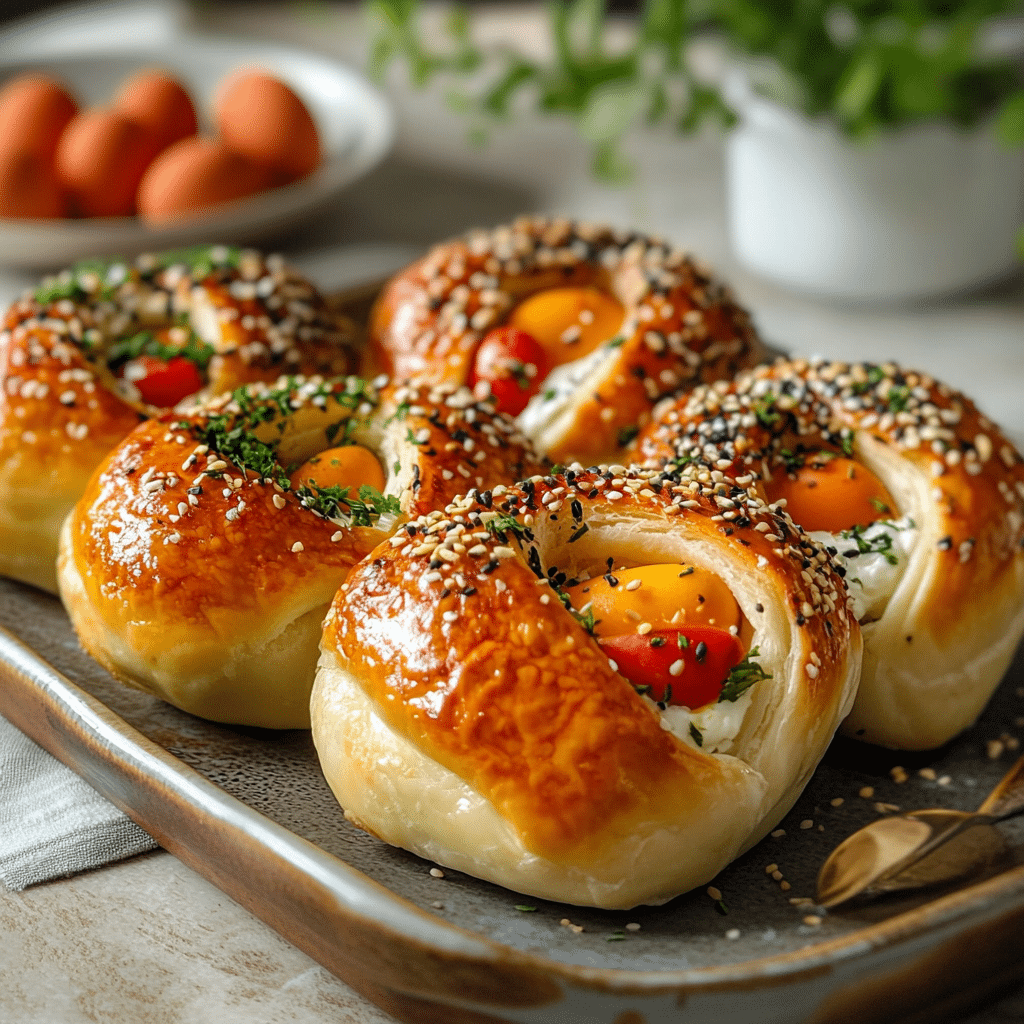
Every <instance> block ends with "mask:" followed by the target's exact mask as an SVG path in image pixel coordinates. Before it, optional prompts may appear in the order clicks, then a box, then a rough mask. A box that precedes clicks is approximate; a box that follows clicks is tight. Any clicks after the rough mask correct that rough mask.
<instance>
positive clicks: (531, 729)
mask: <svg viewBox="0 0 1024 1024" xmlns="http://www.w3.org/2000/svg"><path fill="white" fill-rule="evenodd" d="M694 577H696V583H695V584H694V585H691V584H690V583H689V582H688V581H691V580H693V579H694ZM704 604H713V605H714V609H713V614H712V613H711V612H710V611H708V612H702V611H701V608H702V606H703V605H704ZM595 637H596V638H595ZM322 648H323V653H322V655H321V659H320V666H319V669H318V672H317V679H316V684H315V686H314V690H313V696H312V720H313V739H314V742H315V744H316V748H317V753H318V755H319V757H320V762H321V765H322V767H323V771H324V774H325V776H326V778H327V781H328V782H329V784H330V786H331V788H332V789H333V791H334V793H335V796H336V797H337V799H338V801H339V803H340V804H341V806H342V807H343V808H344V810H345V815H346V817H347V818H349V819H350V820H351V821H352V822H354V823H355V824H356V825H358V826H359V827H361V828H364V829H366V830H367V831H369V832H371V833H373V834H374V835H376V836H379V837H380V838H381V839H384V840H385V841H387V842H389V843H392V844H395V845H398V846H402V847H404V848H406V849H408V850H411V851H413V852H414V853H417V854H419V855H420V856H423V857H426V858H428V859H430V860H433V861H436V862H437V863H439V864H443V865H446V866H449V867H452V868H456V869H458V870H461V871H465V872H467V873H469V874H472V875H476V876H478V877H481V878H485V879H488V880H489V881H492V882H497V883H499V884H501V885H504V886H507V887H508V888H510V889H514V890H516V891H518V892H523V893H528V894H530V895H533V896H538V897H541V898H545V899H552V900H559V901H564V902H568V903H577V904H585V905H592V906H598V907H608V908H626V907H631V906H634V905H636V904H639V903H661V902H664V901H666V900H668V899H671V898H672V897H673V896H676V895H678V894H679V893H682V892H685V891H686V890H688V889H690V888H692V887H693V886H696V885H699V884H701V883H702V882H705V881H707V880H708V879H710V878H712V877H713V876H714V875H715V874H716V873H717V872H718V871H719V870H720V869H721V868H722V867H723V866H724V865H725V864H727V863H728V862H729V861H730V860H732V859H733V858H734V857H735V856H737V855H738V854H739V853H740V852H742V851H743V850H745V849H746V848H748V847H750V846H752V845H753V844H754V843H756V842H757V841H758V840H759V839H760V838H761V837H762V836H763V835H764V834H765V833H766V832H768V831H769V830H770V829H771V828H773V827H774V826H775V824H776V823H777V822H778V821H779V819H780V818H781V817H782V816H783V815H784V814H785V813H786V811H787V810H788V809H789V808H790V807H791V805H792V804H793V802H794V800H795V799H796V797H797V795H798V794H799V793H800V791H801V789H802V788H803V786H804V784H805V783H806V782H807V779H808V778H809V776H810V775H811V773H812V771H813V770H814V768H815V766H816V765H817V763H818V760H819V758H820V757H821V756H822V754H823V753H824V751H825V748H826V746H827V745H828V743H829V741H830V739H831V738H832V734H833V732H834V730H835V728H836V726H837V725H838V723H839V721H840V719H841V718H842V717H843V716H844V715H845V714H846V712H847V711H848V709H849V706H850V703H851V701H852V699H853V691H854V686H855V682H856V678H857V675H858V673H859V669H860V633H859V629H858V627H857V624H856V622H855V621H854V620H853V619H852V618H851V617H850V616H849V615H848V614H847V611H846V592H845V588H844V585H843V581H842V580H841V579H840V577H839V576H838V575H837V574H836V573H835V571H834V569H833V567H832V563H831V561H830V560H829V559H828V557H827V555H826V554H825V551H824V549H823V548H821V547H820V546H818V545H817V544H815V543H814V542H812V541H810V540H808V539H807V538H806V537H805V536H804V535H803V534H802V533H801V532H800V531H799V530H798V529H797V528H795V527H794V526H793V525H792V523H791V522H790V521H789V520H787V519H786V518H785V517H784V516H781V515H777V514H775V513H773V512H771V511H770V510H769V509H768V508H767V507H766V506H765V505H764V504H763V503H762V502H761V501H760V500H759V499H757V498H755V497H752V496H750V495H749V494H748V493H747V492H746V491H745V490H744V489H743V488H741V487H738V486H736V485H734V484H732V483H729V482H726V481H721V482H716V481H715V480H713V479H712V478H711V475H710V474H709V473H707V472H703V473H701V474H699V475H692V476H689V477H686V476H681V475H680V474H673V475H661V474H657V473H654V472H648V473H642V472H638V471H633V470H625V469H623V468H622V467H613V468H611V469H608V470H604V471H592V470H583V469H581V468H579V467H578V466H575V467H573V468H571V469H570V470H568V471H566V472H565V473H564V475H557V476H548V477H541V476H535V477H531V478H530V479H529V480H527V481H525V482H523V483H521V484H519V485H518V486H516V487H513V488H503V487H499V488H494V489H493V490H492V491H491V492H490V493H489V494H487V495H479V496H474V495H469V496H467V497H465V498H460V499H458V500H456V501H455V502H454V503H452V504H451V505H449V506H448V507H447V508H446V509H445V510H444V511H443V512H434V513H431V514H430V515H429V516H425V517H422V518H420V519H418V520H416V521H415V522H412V523H407V524H406V525H405V527H403V529H402V531H401V532H400V533H399V534H397V535H396V536H394V537H392V538H391V539H390V541H388V542H386V543H384V544H382V545H381V546H380V547H378V548H377V549H376V550H375V551H374V552H373V553H372V554H371V555H370V556H369V557H368V558H366V559H365V560H364V561H362V562H361V563H360V564H359V565H358V566H357V567H355V568H354V569H353V570H352V572H351V573H350V574H349V577H348V580H347V581H346V583H345V584H344V585H343V586H342V588H341V590H340V591H339V593H338V595H337V597H336V598H335V600H334V603H333V604H332V606H331V611H330V614H329V615H328V618H327V621H326V623H325V628H324V637H323V643H322ZM610 655H611V657H610ZM613 659H614V660H613Z"/></svg>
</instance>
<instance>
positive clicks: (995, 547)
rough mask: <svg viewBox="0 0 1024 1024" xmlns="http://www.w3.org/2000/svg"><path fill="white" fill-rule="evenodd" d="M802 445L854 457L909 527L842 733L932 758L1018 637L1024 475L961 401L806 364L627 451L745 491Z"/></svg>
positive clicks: (737, 391) (683, 418)
mask: <svg viewBox="0 0 1024 1024" xmlns="http://www.w3.org/2000/svg"><path fill="white" fill-rule="evenodd" d="M759 409H760V410H761V415H760V416H759V414H758V410H759ZM774 413H778V414H779V415H778V417H776V418H774V419H773V415H772V414H774ZM801 441H802V442H804V443H807V444H808V445H813V444H815V443H818V442H819V441H822V442H824V443H825V444H826V446H829V447H832V448H838V447H842V446H843V445H844V444H845V445H847V446H852V450H853V452H854V457H855V458H856V459H858V460H859V461H861V462H862V463H863V464H864V465H865V466H867V467H868V468H869V469H870V470H871V471H872V472H874V473H875V474H876V475H877V476H878V478H879V479H880V480H881V481H882V483H883V484H884V485H885V486H886V488H887V489H888V491H889V493H890V494H892V495H893V497H894V498H895V499H896V501H897V503H898V505H899V510H900V512H901V513H902V514H903V515H905V516H909V517H910V518H912V519H913V521H914V523H915V525H916V527H917V530H918V534H917V541H916V544H915V547H914V550H913V552H912V554H911V558H910V561H909V564H908V565H907V567H906V569H905V571H904V573H903V576H902V578H901V580H900V582H899V584H898V586H897V589H896V591H895V593H894V594H893V596H892V598H891V600H890V601H889V603H888V606H887V607H886V608H885V611H884V613H883V614H881V616H880V617H879V618H878V619H877V620H876V621H871V622H865V623H862V625H863V627H864V640H865V653H864V674H863V678H862V679H861V684H860V690H859V693H858V697H857V702H856V704H855V705H854V709H853V712H852V714H851V715H850V717H849V718H848V719H847V720H846V722H845V723H844V724H843V727H842V728H843V732H845V733H847V734H849V735H851V736H855V737H857V738H859V739H863V740H865V741H867V742H870V743H877V744H881V745H883V746H889V747H895V748H899V749H910V750H925V749H930V748H933V747H936V746H939V745H941V744H942V743H945V742H946V741H947V740H949V739H951V738H952V737H953V736H955V735H956V734H957V733H958V732H960V731H961V730H963V729H965V728H967V727H968V726H969V725H971V724H972V723H973V722H974V720H975V719H976V718H977V716H978V715H979V714H980V712H981V710H982V709H983V708H984V706H985V704H986V703H987V702H988V699H989V697H990V696H991V694H992V692H993V690H994V689H995V688H996V686H997V685H998V684H999V681H1000V679H1001V678H1002V676H1003V674H1004V673H1005V671H1006V669H1007V667H1008V665H1009V662H1010V660H1011V658H1012V656H1013V653H1014V651H1015V649H1016V647H1017V644H1018V642H1019V641H1020V638H1021V636H1022V634H1024V549H1022V542H1024V463H1022V461H1021V457H1020V455H1019V454H1018V453H1017V451H1016V450H1015V449H1014V448H1013V446H1012V445H1011V444H1010V443H1009V442H1008V441H1007V440H1006V438H1005V437H1004V436H1003V435H1002V434H1001V433H1000V431H999V430H998V429H997V428H996V427H995V426H994V425H993V424H992V423H991V422H990V421H988V420H987V419H986V418H985V417H984V416H982V415H981V414H980V413H979V412H978V410H977V408H976V407H975V405H974V404H973V403H972V402H971V401H970V399H968V398H966V397H965V396H964V395H962V394H960V393H959V392H957V391H955V390H953V389H952V388H950V387H948V386H946V385H944V384H941V383H939V382H937V381H935V380H933V379H932V378H930V377H928V376H926V375H925V374H921V373H916V372H913V371H908V370H902V369H900V368H899V367H897V366H895V365H892V364H882V365H880V366H875V365H873V364H848V363H836V362H820V361H819V362H808V361H804V360H795V361H788V360H780V361H778V362H777V363H775V364H773V365H770V366H764V367H758V368H756V369H755V370H753V371H750V372H748V373H745V374H742V375H741V376H740V377H739V378H738V379H737V381H736V382H735V383H733V384H730V385H717V386H715V387H713V388H707V389H705V388H701V389H697V390H696V391H695V392H694V393H693V394H692V395H690V396H683V397H680V398H679V399H676V400H674V401H672V402H671V403H670V404H666V405H665V406H664V407H663V408H661V409H660V410H659V411H658V414H657V418H656V420H655V421H654V422H653V423H652V424H651V425H650V426H649V427H647V428H646V429H645V430H644V431H643V432H642V433H641V435H640V436H639V437H638V439H637V451H638V453H639V455H640V456H641V457H646V458H647V459H649V460H651V462H652V464H663V463H664V462H666V461H668V460H671V459H677V458H680V457H682V458H684V459H691V458H693V459H704V460H711V461H713V462H715V464H716V465H718V466H719V467H720V468H722V469H724V471H725V472H727V473H732V474H734V475H738V476H740V477H741V478H743V479H747V478H749V477H751V476H757V475H763V474H764V472H765V470H766V469H767V471H768V472H772V471H773V469H774V471H776V472H777V471H778V469H779V464H780V456H779V451H780V450H781V449H783V448H787V447H790V448H791V447H793V445H794V444H795V443H798V442H801ZM718 460H720V461H718Z"/></svg>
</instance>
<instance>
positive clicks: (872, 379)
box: [850, 366, 885, 395]
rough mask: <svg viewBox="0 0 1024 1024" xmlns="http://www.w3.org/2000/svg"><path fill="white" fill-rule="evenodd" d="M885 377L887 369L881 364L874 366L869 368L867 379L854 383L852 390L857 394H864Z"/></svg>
mask: <svg viewBox="0 0 1024 1024" xmlns="http://www.w3.org/2000/svg"><path fill="white" fill-rule="evenodd" d="M884 379H885V371H884V370H883V369H882V368H881V367H880V366H872V367H871V369H870V370H868V377H867V380H862V381H858V382H857V383H856V384H854V385H852V387H851V388H850V390H851V391H852V392H853V393H854V394H855V395H863V394H866V393H867V392H868V391H870V390H871V389H872V388H874V387H877V386H878V385H879V384H880V383H881V382H882V381H883V380H884Z"/></svg>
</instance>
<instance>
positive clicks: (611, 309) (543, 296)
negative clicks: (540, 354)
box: [508, 288, 625, 366]
mask: <svg viewBox="0 0 1024 1024" xmlns="http://www.w3.org/2000/svg"><path fill="white" fill-rule="evenodd" d="M624 315H625V310H624V309H623V307H622V304H621V303H620V302H618V301H617V300H616V299H614V298H612V296H610V295H608V294H607V293H606V292H602V291H599V290H598V289H597V288H549V289H548V290H547V291H543V292H537V294H536V295H531V296H530V297H529V298H528V299H524V300H523V301H522V302H521V303H520V304H519V305H518V306H516V308H515V309H514V310H512V315H511V316H510V317H509V320H508V323H509V326H510V327H516V328H518V329H519V330H521V331H526V333H527V334H531V335H533V337H534V338H536V339H537V341H538V342H539V343H540V345H541V347H542V348H543V349H544V351H545V352H546V353H547V354H548V358H549V360H550V363H551V366H559V365H560V364H562V363H571V362H572V361H573V360H574V359H579V358H581V357H582V356H585V355H587V353H589V352H592V351H593V350H594V349H595V348H597V346H598V345H600V344H601V343H602V342H605V341H610V340H611V339H612V338H614V337H615V335H616V334H618V332H619V329H620V328H621V327H622V319H623V316H624Z"/></svg>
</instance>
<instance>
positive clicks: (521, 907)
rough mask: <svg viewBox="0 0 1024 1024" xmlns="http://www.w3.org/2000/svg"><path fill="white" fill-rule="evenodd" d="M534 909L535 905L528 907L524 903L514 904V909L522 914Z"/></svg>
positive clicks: (529, 912) (531, 911)
mask: <svg viewBox="0 0 1024 1024" xmlns="http://www.w3.org/2000/svg"><path fill="white" fill-rule="evenodd" d="M536 909H537V908H536V907H528V906H526V904H525V903H517V904H516V910H519V911H521V912H522V913H524V914H532V913H533V912H534V911H535V910H536Z"/></svg>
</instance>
